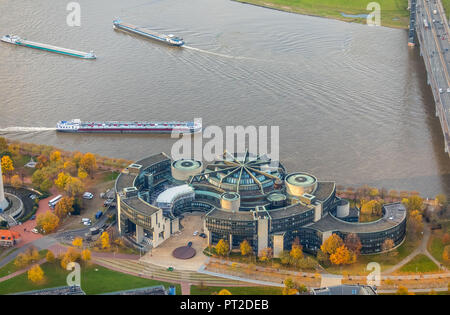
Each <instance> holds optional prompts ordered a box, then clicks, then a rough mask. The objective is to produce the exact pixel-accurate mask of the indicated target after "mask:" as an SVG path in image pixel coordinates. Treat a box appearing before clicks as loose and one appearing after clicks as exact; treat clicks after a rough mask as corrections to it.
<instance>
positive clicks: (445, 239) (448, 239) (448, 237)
mask: <svg viewBox="0 0 450 315" xmlns="http://www.w3.org/2000/svg"><path fill="white" fill-rule="evenodd" d="M442 244H444V245H448V244H450V234H448V233H445V234H444V236H442Z"/></svg>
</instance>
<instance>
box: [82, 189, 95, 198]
mask: <svg viewBox="0 0 450 315" xmlns="http://www.w3.org/2000/svg"><path fill="white" fill-rule="evenodd" d="M83 198H84V199H92V198H94V194H93V193H90V192H88V191H86V192H85V193H84V194H83Z"/></svg>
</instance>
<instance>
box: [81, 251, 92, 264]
mask: <svg viewBox="0 0 450 315" xmlns="http://www.w3.org/2000/svg"><path fill="white" fill-rule="evenodd" d="M81 260H83V261H84V262H89V261H90V260H91V251H90V250H89V249H87V248H86V249H85V250H83V251H82V252H81Z"/></svg>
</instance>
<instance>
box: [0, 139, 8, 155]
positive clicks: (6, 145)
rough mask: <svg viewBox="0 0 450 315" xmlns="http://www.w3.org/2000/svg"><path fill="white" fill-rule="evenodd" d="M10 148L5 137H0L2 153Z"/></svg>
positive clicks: (0, 151)
mask: <svg viewBox="0 0 450 315" xmlns="http://www.w3.org/2000/svg"><path fill="white" fill-rule="evenodd" d="M7 150H8V142H7V141H6V139H5V138H4V137H0V153H5V152H6V151H7Z"/></svg>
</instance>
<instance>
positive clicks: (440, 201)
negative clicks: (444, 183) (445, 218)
mask: <svg viewBox="0 0 450 315" xmlns="http://www.w3.org/2000/svg"><path fill="white" fill-rule="evenodd" d="M435 200H436V203H437V204H438V205H445V204H446V203H447V196H445V195H444V194H439V195H437V196H436V197H435Z"/></svg>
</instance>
